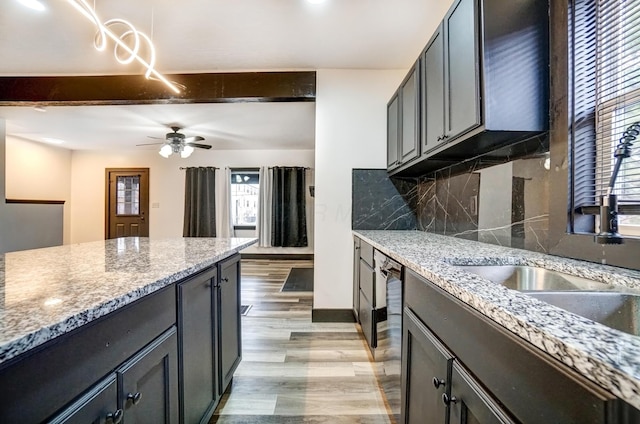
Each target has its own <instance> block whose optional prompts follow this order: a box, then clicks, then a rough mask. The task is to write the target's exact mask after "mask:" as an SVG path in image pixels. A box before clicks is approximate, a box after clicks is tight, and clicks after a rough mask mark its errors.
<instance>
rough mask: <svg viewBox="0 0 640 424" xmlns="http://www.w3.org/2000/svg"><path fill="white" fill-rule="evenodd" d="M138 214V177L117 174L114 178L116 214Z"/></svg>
mask: <svg viewBox="0 0 640 424" xmlns="http://www.w3.org/2000/svg"><path fill="white" fill-rule="evenodd" d="M138 214H140V177H139V176H118V177H117V180H116V215H138Z"/></svg>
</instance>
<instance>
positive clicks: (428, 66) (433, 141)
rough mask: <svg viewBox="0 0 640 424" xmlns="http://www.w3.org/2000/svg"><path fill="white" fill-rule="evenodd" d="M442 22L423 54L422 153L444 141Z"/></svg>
mask: <svg viewBox="0 0 640 424" xmlns="http://www.w3.org/2000/svg"><path fill="white" fill-rule="evenodd" d="M443 37H444V35H443V33H442V24H440V26H438V29H437V30H436V32H435V34H433V36H432V37H431V40H429V43H428V44H427V48H426V49H425V51H424V53H423V55H422V69H423V85H422V86H423V101H422V113H421V114H422V153H425V152H426V151H428V150H430V149H432V148H434V147H436V146H438V145H439V144H440V143H442V140H443V136H444V41H443Z"/></svg>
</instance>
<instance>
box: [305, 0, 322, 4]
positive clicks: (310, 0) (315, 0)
mask: <svg viewBox="0 0 640 424" xmlns="http://www.w3.org/2000/svg"><path fill="white" fill-rule="evenodd" d="M325 1H327V0H307V2H309V3H311V4H320V3H324V2H325Z"/></svg>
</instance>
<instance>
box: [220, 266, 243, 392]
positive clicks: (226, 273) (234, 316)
mask: <svg viewBox="0 0 640 424" xmlns="http://www.w3.org/2000/svg"><path fill="white" fill-rule="evenodd" d="M219 268H220V277H219V280H218V301H217V309H218V320H219V324H218V331H219V335H220V338H219V343H218V345H219V349H220V378H221V385H220V391H221V393H224V391H225V390H226V389H227V386H229V383H230V382H231V379H232V378H233V373H234V371H235V370H236V368H238V365H239V364H240V361H241V360H242V340H241V326H240V325H241V324H240V255H236V256H234V258H233V259H230V260H227V261H225V262H224V263H222V264H221V265H219Z"/></svg>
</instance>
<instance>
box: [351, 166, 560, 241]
mask: <svg viewBox="0 0 640 424" xmlns="http://www.w3.org/2000/svg"><path fill="white" fill-rule="evenodd" d="M547 158H548V155H547V154H544V153H543V154H540V155H537V156H535V157H529V158H525V159H518V160H514V161H511V162H506V163H502V164H498V165H494V166H489V167H484V168H482V169H476V170H471V171H468V172H465V173H462V174H459V173H458V174H455V175H454V174H452V173H451V170H443V171H439V172H437V173H435V175H432V176H430V177H429V178H419V179H397V178H391V179H390V178H389V177H388V176H387V173H386V170H384V169H354V170H353V209H352V225H353V226H352V228H353V229H357V230H365V229H367V230H376V229H377V230H383V229H387V230H391V229H395V230H411V229H419V230H422V231H427V232H430V233H435V234H443V235H448V236H453V237H460V238H464V239H468V240H478V241H482V242H485V243H491V244H496V245H500V246H509V247H517V248H522V249H527V250H531V251H536V252H547V251H548V233H549V171H548V170H547V168H546V167H545V164H546V166H548V160H547Z"/></svg>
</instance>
